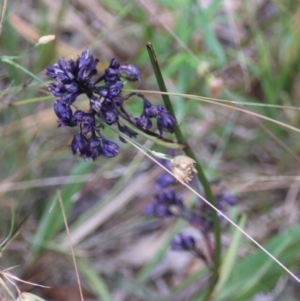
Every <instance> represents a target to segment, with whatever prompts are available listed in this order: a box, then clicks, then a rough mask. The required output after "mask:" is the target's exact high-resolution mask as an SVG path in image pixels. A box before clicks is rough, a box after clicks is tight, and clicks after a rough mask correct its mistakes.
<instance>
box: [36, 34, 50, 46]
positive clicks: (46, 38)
mask: <svg viewBox="0 0 300 301" xmlns="http://www.w3.org/2000/svg"><path fill="white" fill-rule="evenodd" d="M53 40H55V35H54V34H50V35H47V36H42V37H40V38H39V40H38V41H37V43H36V44H35V46H38V45H41V44H48V43H49V42H52V41H53Z"/></svg>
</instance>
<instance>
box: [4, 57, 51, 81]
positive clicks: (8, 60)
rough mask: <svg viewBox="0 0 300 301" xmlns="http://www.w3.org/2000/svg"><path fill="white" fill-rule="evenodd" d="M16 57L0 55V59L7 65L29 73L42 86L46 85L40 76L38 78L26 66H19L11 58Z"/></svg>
mask: <svg viewBox="0 0 300 301" xmlns="http://www.w3.org/2000/svg"><path fill="white" fill-rule="evenodd" d="M16 58H18V57H10V56H2V57H0V60H1V61H2V62H3V63H7V64H9V65H12V66H14V67H15V68H17V69H20V70H22V71H23V72H25V73H26V74H28V75H30V76H31V77H32V78H34V79H35V80H36V81H38V82H39V83H40V84H42V85H43V86H45V87H48V86H47V84H46V83H45V82H44V81H42V80H41V79H40V78H38V77H37V76H36V75H35V74H33V73H32V72H30V71H29V70H27V69H26V68H24V67H23V66H21V65H20V64H18V63H16V62H14V61H13V59H16Z"/></svg>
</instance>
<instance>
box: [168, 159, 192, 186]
mask: <svg viewBox="0 0 300 301" xmlns="http://www.w3.org/2000/svg"><path fill="white" fill-rule="evenodd" d="M171 163H172V172H173V174H174V175H175V178H176V179H177V180H178V181H179V182H182V181H183V182H186V183H188V182H190V181H191V180H192V179H193V175H194V174H195V173H197V169H196V168H195V164H196V161H195V160H193V159H191V158H190V157H187V156H176V157H174V158H173V159H172V160H171Z"/></svg>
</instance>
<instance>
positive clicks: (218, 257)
mask: <svg viewBox="0 0 300 301" xmlns="http://www.w3.org/2000/svg"><path fill="white" fill-rule="evenodd" d="M146 47H147V51H148V55H149V57H150V61H151V64H152V68H153V70H154V74H155V77H156V80H157V83H158V86H159V89H160V91H161V92H167V88H166V85H165V82H164V79H163V77H162V74H161V71H160V67H159V64H158V61H157V58H156V55H155V52H154V49H153V46H152V44H151V43H150V42H148V43H147V44H146ZM162 98H163V101H164V104H165V107H166V108H167V110H168V111H169V112H170V113H171V114H172V115H173V116H174V117H175V114H174V110H173V106H172V104H171V101H170V98H169V96H168V95H166V94H164V95H162ZM174 134H175V136H176V138H177V140H178V142H179V143H181V144H185V145H186V147H185V148H184V149H183V151H184V153H185V154H186V155H187V156H188V157H190V158H192V159H193V160H195V161H196V169H197V171H198V178H199V181H200V182H201V184H202V186H203V189H204V193H205V196H206V198H207V200H208V201H209V202H210V203H211V204H212V205H214V206H215V205H216V204H215V198H214V196H213V194H212V191H211V188H210V184H209V182H208V180H207V178H206V176H205V174H204V172H203V169H202V166H201V164H200V162H199V161H198V159H197V158H196V156H195V154H194V152H193V150H192V149H191V147H190V146H189V144H188V142H187V140H186V138H185V136H184V135H183V134H182V132H181V130H180V127H179V126H178V125H176V126H175V127H174ZM212 215H213V226H214V238H215V254H214V267H213V275H212V278H211V284H210V286H209V290H208V295H210V293H211V292H212V291H213V290H214V287H215V285H216V283H217V281H218V278H219V267H220V263H221V229H220V221H219V217H218V214H217V212H216V211H214V210H213V211H212Z"/></svg>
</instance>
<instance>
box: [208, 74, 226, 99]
mask: <svg viewBox="0 0 300 301" xmlns="http://www.w3.org/2000/svg"><path fill="white" fill-rule="evenodd" d="M223 86H224V81H223V79H222V78H221V77H211V78H210V79H209V90H210V95H211V96H212V97H214V98H217V97H219V96H220V93H221V91H222V89H223Z"/></svg>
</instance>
